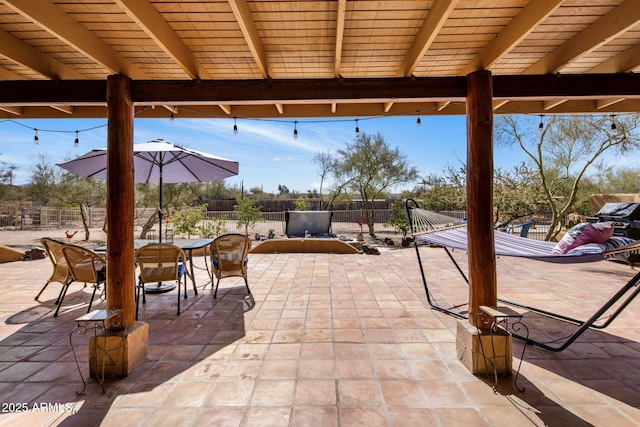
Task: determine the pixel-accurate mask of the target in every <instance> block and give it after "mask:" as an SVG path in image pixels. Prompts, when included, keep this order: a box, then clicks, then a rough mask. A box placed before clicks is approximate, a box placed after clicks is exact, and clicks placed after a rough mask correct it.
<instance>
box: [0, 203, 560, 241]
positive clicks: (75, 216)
mask: <svg viewBox="0 0 640 427" xmlns="http://www.w3.org/2000/svg"><path fill="white" fill-rule="evenodd" d="M86 213H87V222H88V225H89V228H90V229H102V228H104V225H105V220H106V209H105V208H104V207H91V208H88V209H87V211H86ZM154 213H155V209H153V208H147V209H136V212H135V221H134V234H135V235H136V236H139V235H140V233H141V232H142V229H143V226H144V224H145V223H146V222H147V220H148V219H149V217H150V216H151V215H153V214H154ZM439 213H440V214H443V215H447V216H450V217H452V218H456V219H463V218H465V217H466V213H465V212H464V211H446V212H439ZM390 215H391V210H390V209H375V210H374V211H373V218H374V224H375V226H374V228H375V231H376V232H379V233H382V232H391V233H392V232H394V231H395V230H394V229H393V227H390V226H388V225H387V224H386V222H387V221H388V220H389V217H390ZM364 216H365V215H364V211H363V210H362V209H354V210H335V211H332V217H331V232H332V233H334V234H353V233H358V232H360V231H363V232H365V233H366V232H368V229H367V227H366V225H365V226H363V227H362V228H361V227H360V225H358V223H357V222H356V221H357V220H359V219H361V218H364ZM216 218H225V220H224V222H222V226H223V232H228V233H244V232H245V228H244V226H241V227H238V217H237V213H236V212H235V211H208V212H207V214H206V218H205V220H204V221H203V222H202V224H200V225H201V226H205V227H206V226H210V227H213V226H214V224H215V219H216ZM262 219H263V220H262V221H259V222H257V223H256V224H255V225H254V226H252V227H250V228H249V229H248V232H249V235H254V234H263V235H266V234H269V231H270V230H273V231H274V232H275V234H276V235H279V234H280V235H283V234H284V233H285V212H262ZM533 221H534V226H533V227H532V228H531V230H530V231H529V235H528V237H529V238H531V239H537V240H544V237H545V235H546V232H547V230H548V228H549V221H547V220H545V219H541V218H534V219H533ZM82 227H83V224H82V216H81V215H80V208H53V207H42V206H18V207H16V206H7V205H0V230H79V229H82ZM163 228H164V229H171V224H167V225H166V226H164V227H163ZM157 229H158V226H157V224H156V226H155V227H154V228H152V230H154V231H155V232H156V233H157V231H158V230H157Z"/></svg>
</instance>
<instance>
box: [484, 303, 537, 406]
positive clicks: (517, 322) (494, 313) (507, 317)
mask: <svg viewBox="0 0 640 427" xmlns="http://www.w3.org/2000/svg"><path fill="white" fill-rule="evenodd" d="M479 308H480V313H478V314H477V315H476V327H477V328H478V334H479V335H480V326H478V325H479V324H480V323H482V324H483V325H485V326H489V328H488V329H489V336H490V337H491V357H487V356H486V353H485V351H484V345H483V344H482V339H480V340H479V342H480V350H481V351H482V356H483V358H484V361H485V367H486V363H487V361H489V362H490V363H491V366H492V368H493V375H494V378H495V384H494V386H493V391H494V392H496V391H497V390H498V369H497V367H496V359H498V358H504V359H505V366H506V365H507V363H506V359H507V357H509V355H510V354H511V351H510V347H509V344H508V343H509V342H510V340H507V345H506V346H505V349H504V354H503V355H496V348H495V344H494V336H495V333H496V332H498V329H499V328H501V329H502V330H503V331H504V333H505V334H506V335H508V336H509V337H511V332H509V324H510V323H511V329H512V330H514V331H519V330H520V329H524V330H525V332H526V336H525V342H524V345H523V347H522V354H521V355H520V363H519V364H518V368H517V369H516V375H515V377H514V379H513V385H514V386H515V387H516V389H517V390H518V391H519V392H521V393H522V392H524V387H522V388H520V387H518V375H519V374H520V367H521V366H522V359H523V358H524V352H525V350H526V348H527V342H528V341H529V328H528V327H527V325H525V324H524V323H523V322H522V317H523V316H522V314H520V313H516V312H515V311H513V310H509V309H507V308H506V307H489V306H486V305H481V306H480V307H479ZM487 370H488V368H487ZM505 374H507V375H508V374H509V372H506V373H505Z"/></svg>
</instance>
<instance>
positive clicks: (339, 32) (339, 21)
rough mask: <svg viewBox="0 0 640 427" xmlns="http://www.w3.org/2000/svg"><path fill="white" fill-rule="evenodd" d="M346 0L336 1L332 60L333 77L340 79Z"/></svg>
mask: <svg viewBox="0 0 640 427" xmlns="http://www.w3.org/2000/svg"><path fill="white" fill-rule="evenodd" d="M346 10H347V0H338V1H337V16H336V47H335V52H334V58H333V77H340V66H341V65H342V45H343V43H344V21H345V17H346V14H347V11H346Z"/></svg>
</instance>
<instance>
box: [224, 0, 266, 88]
mask: <svg viewBox="0 0 640 427" xmlns="http://www.w3.org/2000/svg"><path fill="white" fill-rule="evenodd" d="M228 1H229V6H231V9H232V10H233V14H234V15H235V17H236V21H237V22H238V25H239V26H240V30H241V31H242V34H243V35H244V39H245V41H246V42H247V45H248V46H249V50H251V54H252V55H253V60H254V61H255V62H256V65H257V66H258V70H260V74H261V75H262V77H265V78H266V77H269V65H268V63H267V54H266V52H265V50H264V46H263V45H262V40H261V39H260V35H259V34H258V29H257V28H256V24H255V22H253V18H252V17H251V10H250V9H249V5H248V4H247V1H246V0H228Z"/></svg>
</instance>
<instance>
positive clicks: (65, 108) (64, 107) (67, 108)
mask: <svg viewBox="0 0 640 427" xmlns="http://www.w3.org/2000/svg"><path fill="white" fill-rule="evenodd" d="M51 108H55V109H56V110H58V111H62V112H63V113H65V114H69V115H71V114H73V110H74V109H73V107H71V106H69V105H55V104H54V105H52V106H51Z"/></svg>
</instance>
